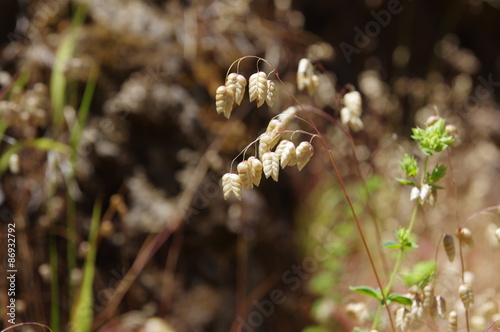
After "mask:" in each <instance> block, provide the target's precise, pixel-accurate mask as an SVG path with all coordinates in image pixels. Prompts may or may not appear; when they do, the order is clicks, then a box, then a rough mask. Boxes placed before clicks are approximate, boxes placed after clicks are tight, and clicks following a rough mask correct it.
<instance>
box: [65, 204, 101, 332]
mask: <svg viewBox="0 0 500 332" xmlns="http://www.w3.org/2000/svg"><path fill="white" fill-rule="evenodd" d="M101 206H102V203H101V200H100V199H98V200H97V201H96V202H95V204H94V209H93V211H92V219H91V221H90V234H89V240H88V241H89V251H88V253H87V257H86V258H85V265H84V268H83V279H82V283H81V285H80V289H79V293H78V297H77V299H76V301H75V302H74V304H73V308H72V315H71V320H70V331H71V332H90V331H91V329H92V319H93V305H92V304H93V302H94V296H93V287H92V286H93V284H94V273H95V259H96V256H97V237H98V234H99V222H100V219H101Z"/></svg>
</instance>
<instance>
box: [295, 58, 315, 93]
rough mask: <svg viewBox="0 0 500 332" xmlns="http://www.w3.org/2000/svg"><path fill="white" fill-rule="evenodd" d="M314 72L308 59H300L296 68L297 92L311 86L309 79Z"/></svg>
mask: <svg viewBox="0 0 500 332" xmlns="http://www.w3.org/2000/svg"><path fill="white" fill-rule="evenodd" d="M313 72H314V67H313V65H312V63H311V61H309V59H306V58H302V59H300V61H299V66H298V68H297V89H298V90H299V91H302V90H304V88H306V87H308V86H309V85H311V77H312V75H313Z"/></svg>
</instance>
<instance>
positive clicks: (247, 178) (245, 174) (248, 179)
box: [236, 160, 253, 188]
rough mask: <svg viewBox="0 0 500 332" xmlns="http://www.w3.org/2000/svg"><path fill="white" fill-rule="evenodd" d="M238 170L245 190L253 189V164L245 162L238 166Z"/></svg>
mask: <svg viewBox="0 0 500 332" xmlns="http://www.w3.org/2000/svg"><path fill="white" fill-rule="evenodd" d="M236 168H237V170H238V175H239V177H240V180H241V185H242V186H243V188H252V187H253V179H252V170H251V164H250V163H249V162H248V161H246V160H243V161H242V162H240V163H239V164H238V166H237V167H236Z"/></svg>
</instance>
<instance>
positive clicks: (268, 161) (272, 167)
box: [262, 152, 280, 182]
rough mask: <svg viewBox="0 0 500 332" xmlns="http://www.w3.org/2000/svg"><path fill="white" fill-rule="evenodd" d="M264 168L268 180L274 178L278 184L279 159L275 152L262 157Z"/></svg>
mask: <svg viewBox="0 0 500 332" xmlns="http://www.w3.org/2000/svg"><path fill="white" fill-rule="evenodd" d="M262 166H263V171H264V175H265V176H266V178H269V177H272V178H273V180H274V181H276V182H278V176H279V170H280V167H279V158H278V156H277V155H276V153H274V152H266V153H264V155H263V156H262Z"/></svg>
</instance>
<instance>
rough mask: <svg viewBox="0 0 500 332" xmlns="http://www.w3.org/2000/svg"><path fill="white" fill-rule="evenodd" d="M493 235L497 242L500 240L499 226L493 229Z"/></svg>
mask: <svg viewBox="0 0 500 332" xmlns="http://www.w3.org/2000/svg"><path fill="white" fill-rule="evenodd" d="M495 236H496V238H497V240H498V242H500V228H497V229H496V230H495Z"/></svg>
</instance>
